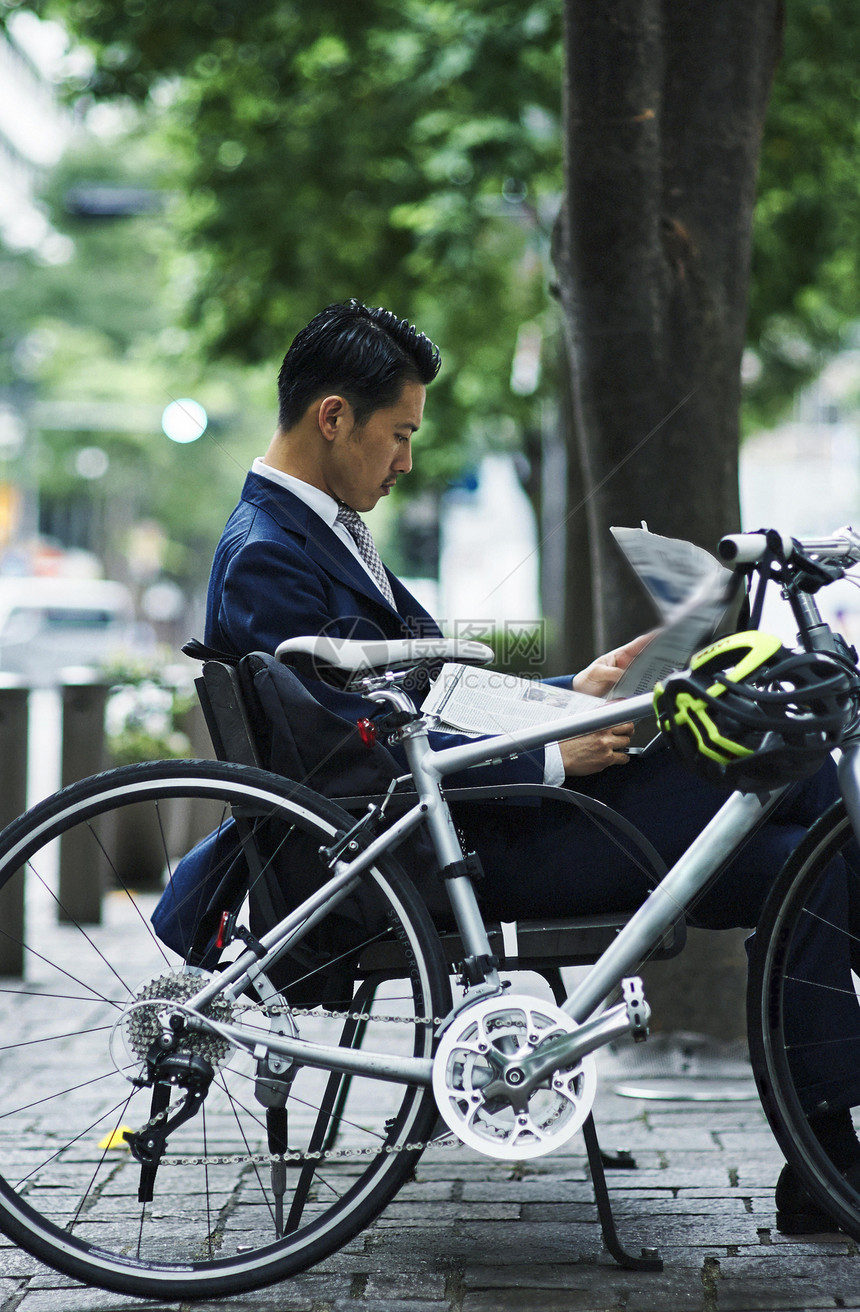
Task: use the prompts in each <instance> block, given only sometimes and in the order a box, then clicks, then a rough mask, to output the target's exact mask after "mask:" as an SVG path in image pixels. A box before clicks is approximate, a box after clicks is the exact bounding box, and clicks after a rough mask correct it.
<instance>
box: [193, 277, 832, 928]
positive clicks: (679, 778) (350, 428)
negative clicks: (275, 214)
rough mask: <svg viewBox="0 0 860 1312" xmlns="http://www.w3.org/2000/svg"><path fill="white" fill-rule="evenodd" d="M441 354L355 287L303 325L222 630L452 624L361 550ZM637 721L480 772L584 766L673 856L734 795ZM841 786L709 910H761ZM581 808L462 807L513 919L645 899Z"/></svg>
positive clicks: (360, 706)
mask: <svg viewBox="0 0 860 1312" xmlns="http://www.w3.org/2000/svg"><path fill="white" fill-rule="evenodd" d="M438 369H439V353H438V350H437V349H436V347H435V346H434V345H433V344H432V342H430V341H429V340H428V338H427V337H425V336H424V335H423V334H422V333H419V332H417V331H416V329H415V328H413V327H411V326H410V325H409V324H408V323H406V322H405V321H401V320H398V319H396V317H395V316H394V315H393V314H392V313H391V312H390V311H388V310H384V309H368V308H367V307H366V306H363V305H360V304H358V303H357V302H349V303H347V304H344V305H334V306H330V307H328V309H326V310H324V311H322V313H321V314H319V315H317V316H316V318H314V319H313V320H312V321H311V323H310V324H309V325H308V326H307V327H306V328H304V329H303V330H302V331H301V332H300V333H299V334H298V336H297V337H296V339H295V341H294V342H293V343H292V345H291V347H290V349H289V351H288V352H287V355H286V357H285V359H284V362H283V364H282V366H281V370H280V374H279V378H278V400H279V416H278V427H277V429H276V431H275V435H274V437H273V438H272V441H271V443H270V445H269V447H268V450H267V451H266V454H265V455H264V456H263V457H261V458H259V459H258V460H256V461H255V462H254V466H253V469H252V470H251V472H250V473H249V474H248V476H247V479H246V481H245V486H244V488H243V491H242V497H241V500H240V501H239V504H238V505H237V507H236V509H235V510H234V511H233V513H232V515H231V516H230V519H229V520H228V522H227V525H226V527H225V529H224V532H223V534H222V537H221V540H220V542H219V544H218V548H217V550H216V553H215V559H214V562H213V566H212V573H211V577H210V582H209V593H208V599H207V611H206V632H205V638H206V643H207V645H209V646H211V647H213V648H215V649H217V650H220V651H223V652H227V653H231V654H233V655H235V656H242V655H245V654H246V653H247V652H251V651H264V652H274V650H275V648H276V647H277V645H278V643H280V642H281V641H283V640H284V639H285V638H291V637H300V636H304V635H308V634H318V633H322V632H324V633H327V634H330V635H331V636H333V637H336V638H366V639H372V638H380V637H383V638H402V637H407V636H415V637H431V636H434V635H438V633H439V629H438V626H437V625H436V623H435V621H434V620H433V619H432V617H431V616H430V615H428V613H427V612H426V611H425V610H424V608H423V607H422V606H421V605H420V604H419V603H418V602H417V601H416V599H415V598H414V597H413V596H412V595H411V594H410V593H409V592H408V591H407V589H406V588H404V586H403V585H402V583H400V581H399V580H398V579H397V578H396V577H395V576H394V575H393V574H391V573H390V572H389V571H388V570H386V569H385V568H384V566H383V565H382V563H381V562H380V561H379V558H378V555H376V554H375V548H373V546H372V544H371V545H370V547H369V548H368V545H367V542H366V540H365V542H364V544H363V549H364V552H365V554H364V555H363V554H362V545H360V543H359V541H358V540H357V538H356V536H355V535H356V533H358V534H359V535H361V533H362V529H363V527H364V526H363V523H361V522H360V521H359V525H358V526H356V523H355V521H356V520H359V515H360V512H366V511H368V510H371V509H372V508H373V507H374V506H375V505H376V504H377V503H378V502H379V501H380V499H381V498H382V497H384V496H388V495H389V494H390V492H391V489H392V488H393V487H394V486H395V484H396V483H397V480H398V479H399V478H401V477H403V476H404V475H405V474H408V473H409V471H410V469H411V467H412V440H413V437H414V435H415V433H416V432H417V431H418V429H419V427H420V424H421V420H422V417H423V412H424V403H425V397H426V389H427V386H428V385H429V384H430V383H431V382H432V380H433V379H434V378H435V376H436V374H437V372H438ZM357 512H358V513H357ZM350 525H351V527H350ZM364 534H367V530H366V529H364ZM367 536H368V537H369V534H367ZM368 551H369V552H370V553H371V558H370V563H368V558H366V557H367V553H368ZM646 642H647V637H645V638H639V639H637V640H635V641H634V642H631V643H630V644H628V645H626V646H624V647H621V648H619V649H618V650H616V651H614V652H611V653H609V654H607V655H606V656H602V657H599V658H598V659H597V660H595V661H594V662H593V663H592V664H591V665H590V666H589V667H588V668H587V669H586V670H584V671H582V672H581V673H579V674H578V675H576V676H575V677H574V678H573V679H572V680H571V676H570V675H567V676H563V677H562V678H558V679H555V680H553V682H556V683H564V684H566V685H567V686H568V687H569V686H571V682H572V684H573V687H575V688H576V689H578V690H579V691H582V692H589V693H592V694H594V695H597V696H602V695H604V694H605V693H607V692H609V691H610V689H611V687H612V685H613V684H614V683H615V682H616V680H617V679H618V678H619V677H620V675H621V672H622V670H623V669H624V668H626V666H627V665H628V664H629V663H630V661H631V660H632V659H633V657H634V656H635V655H636V653H637V652H638V651H640V650H641V648H642V646H643V645H644V644H645V643H646ZM308 686H309V687H310V688H311V690H312V692H313V695H314V696H315V698H316V699H317V700H318V701H320V702H321V703H322V704H323V705H324V706H326V707H327V708H328V709H329V710H331V711H334V712H335V713H336V714H338V715H339V716H341V718H342V719H343V720H344V721H345V722H346V724H347V725H349V726H354V725H355V722H356V719H358V718H359V717H360V716H363V715H366V714H367V713H368V710H369V709H372V708H369V704H368V703H367V702H366V701H364V700H363V699H361V698H360V697H358V696H356V695H354V694H349V693H346V692H344V691H342V690H340V689H336V688H333V687H331V686H329V685H328V684H326V683H323V682H321V681H320V680H311V681H310V683H309V685H308ZM632 728H633V726H632V725H630V724H623V725H618V726H615V727H614V728H612V729H608V730H603V731H600V732H599V733H595V734H588V735H586V736H584V737H580V738H575V739H571V740H570V741H568V742H562V743H559V744H554V745H552V746H551V747H550V748H548V749H547V750H546V752H538V753H524V754H521V755H520V756H518V757H516V758H515V759H513V760H509V761H504V762H501V763H499V764H498V765H493V766H489V767H483V768H482V769H480V770H471V771H469V772H468V782H470V783H476V784H477V783H480V782H486V781H488V779H491V780H492V781H494V782H550V783H555V784H559V785H561V784H563V783H564V782H565V780H572V779H575V780H576V787H577V789H578V790H579V791H586V792H589V793H591V794H592V795H593V796H595V797H597V798H598V799H599V800H602V801H605V802H607V803H608V804H609V805H611V806H613V807H615V808H616V809H617V810H619V811H621V812H622V813H623V814H625V815H626V816H627V818H629V819H630V820H631V821H632V822H633V823H634V824H635V825H636V826H637V828H639V829H640V830H641V831H642V832H643V833H644V834H645V836H646V837H647V838H648V839H649V840H650V841H651V842H652V843H653V844H654V846H655V847H656V848H657V850H658V851H659V852H660V853H661V855H662V856H663V858H664V859H665V860H666V861H667V862H668V863H671V862H672V861H673V860H675V859H676V858H677V857H678V856H679V855H680V854H681V852H682V851H684V849H685V848H686V847H688V846H689V844H690V842H691V841H692V839H693V838H694V837H695V835H696V834H697V833H698V832H699V831H700V830H701V829H702V828H703V826H704V825H705V824H706V823H707V821H708V820H709V819H710V818H711V816H712V815H713V814H714V812H715V811H716V810H717V809H718V808H719V806H720V805H721V804H722V802H723V800H724V798H725V796H726V794H725V793H723V792H721V791H720V790H719V789H717V788H713V787H711V786H710V785H707V784H704V783H703V782H702V781H701V780H699V779H698V778H696V777H695V776H694V775H692V774H691V773H689V772H688V771H686V770H684V769H682V768H681V767H680V766H678V765H677V764H676V763H675V761H674V759H673V758H672V757H671V756H670V755H669V753H668V752H665V751H661V752H658V753H656V754H655V756H654V757H653V758H651V759H649V760H648V761H641V760H638V759H635V758H631V757H630V756H628V754H627V747H628V745H629V741H630V735H631V733H632ZM448 741H451V739H450V737H449V739H448ZM464 779H465V777H464V778H461V779H459V780H457V782H463V781H464ZM344 783H345V786H344V790H343V791H344V792H347V793H348V792H349V791H350V785H349V781H348V780H345V781H344ZM834 787H835V785H834V783H833V780H832V778H830V777H829V776H822V777H821V778H820V779H819V780H817V781H814V782H812V783H810V784H808V785H805V786H804V787H803V788H801V789H798V790H797V791H796V793H795V794H793V795H792V801H791V805H790V806H789V807H788V809H787V811H786V812H785V813H783V814H781V815H779V816H778V817H777V818H775V819H774V820H773V821H772V823H770V824H768V825H766V826H765V827H764V828H763V829H762V830H761V831H760V833H759V834H758V835H757V836H755V837H754V838H753V839H752V840H751V841H750V843H749V844H748V845H747V848H746V849H745V852H744V854H743V856H742V857H741V858H740V859H739V860H738V861H736V862H735V863H734V866H733V868H732V869H731V870H730V871H729V872H727V875H726V876H725V877H724V878H723V879H722V880H721V881H720V885H719V889H718V891H717V892H716V893H711V894H708V895H707V896H706V897H705V898H703V899H702V902H701V903H700V904H699V906H698V907H697V908H696V918H697V920H699V921H700V922H701V923H703V924H705V925H708V926H712V927H715V928H724V927H727V926H729V925H748V926H752V925H754V924H755V921H756V917H757V914H758V911H759V909H760V906H761V903H762V901H763V898H764V896H765V894H766V892H767V889H768V887H769V885H770V882H771V881H772V879H773V876H774V874H775V873H776V871H777V870H778V869H779V867H780V866H781V865H782V862H783V860H784V859H785V857H787V856H788V854H789V853H790V852H791V850H792V849H793V848H794V847H795V846H796V844H797V842H798V841H799V839H800V838H801V837H802V835H803V833H804V832H805V830H806V828H807V827H808V826H809V825H810V824H811V823H812V822H813V821H814V820H815V819H816V818H817V817H818V815H820V814H821V812H822V811H823V810H824V809H825V808H826V806H827V805H828V804H829V802H830V800H832V798H833V796H834V795H835V794H834ZM572 812H573V808H570V807H567V806H565V807H553V806H552V805H551V804H549V805H540V806H536V805H534V804H529V805H523V806H515V807H511V806H509V805H506V806H505V807H504V808H500V807H496V806H493V805H492V804H480V805H478V804H476V805H475V806H474V807H472V808H470V809H469V810H467V811H464V812H462V813H461V814H460V816H458V819H459V820H460V821H461V823H462V824H463V826H464V828H465V830H466V833H467V836H468V838H469V841H470V843H471V844H472V845H473V846H474V847H475V848H476V849H477V850H478V853H479V855H480V856H481V858H482V860H483V862H484V865H485V868H486V870H487V872H488V879H487V880H486V881H485V883H484V885H483V887H482V897H483V899H484V901H485V903H486V904H487V906H488V909H490V910H492V911H494V912H498V913H500V914H501V913H504V914H508V915H510V916H511V917H512V918H513V917H516V916H526V915H564V914H565V913H567V912H572V911H576V912H578V913H580V914H588V913H589V912H592V911H605V910H608V909H618V910H632V909H633V908H634V907H636V906H638V905H639V903H640V902H641V901H642V898H643V897H644V896H645V895H646V893H647V892H648V889H649V880H648V878H647V876H646V874H645V873H643V872H642V870H641V869H640V868H639V867H638V866H637V864H636V862H635V861H632V860H625V859H624V858H623V856H621V855H620V854H619V852H618V851H617V849H616V848H614V847H610V848H609V849H608V848H607V839H606V836H605V833H604V832H602V831H601V830H598V829H597V828H595V827H594V826H593V824H592V823H591V822H590V821H589V820H588V819H586V818H585V817H583V816H581V815H580V814H572ZM536 872H541V876H540V877H539V878H535V873H536Z"/></svg>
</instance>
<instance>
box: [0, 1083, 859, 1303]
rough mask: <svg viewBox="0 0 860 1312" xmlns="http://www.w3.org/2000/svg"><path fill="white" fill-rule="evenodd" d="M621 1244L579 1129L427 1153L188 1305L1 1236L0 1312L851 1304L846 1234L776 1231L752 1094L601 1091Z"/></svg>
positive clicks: (850, 1249) (600, 1113) (764, 1130)
mask: <svg viewBox="0 0 860 1312" xmlns="http://www.w3.org/2000/svg"><path fill="white" fill-rule="evenodd" d="M596 1120H597V1123H598V1130H599V1133H600V1137H601V1142H602V1143H603V1144H604V1146H605V1147H606V1149H607V1150H609V1151H610V1152H617V1151H618V1150H619V1149H622V1148H623V1149H629V1150H630V1151H631V1152H632V1154H633V1157H634V1159H635V1163H636V1165H635V1167H633V1168H631V1167H625V1168H624V1169H618V1170H610V1171H608V1172H607V1180H608V1184H609V1189H610V1194H611V1197H612V1199H613V1205H614V1209H615V1215H616V1219H617V1223H618V1229H619V1234H620V1237H621V1241H622V1243H623V1244H624V1245H625V1246H626V1247H627V1249H628V1251H629V1252H631V1253H633V1254H638V1253H639V1251H640V1249H641V1248H642V1247H643V1246H648V1247H654V1248H658V1249H659V1251H660V1253H661V1255H662V1257H663V1259H664V1262H665V1267H664V1270H663V1271H662V1272H656V1273H652V1272H640V1271H631V1270H625V1269H623V1268H621V1267H619V1266H618V1265H617V1264H616V1263H615V1262H613V1260H612V1258H611V1257H610V1256H609V1254H608V1253H607V1251H606V1249H605V1247H604V1245H603V1242H602V1236H601V1230H600V1226H599V1223H598V1220H597V1215H596V1210H595V1207H594V1200H593V1193H592V1191H591V1183H590V1179H589V1173H588V1166H587V1159H586V1156H585V1153H584V1149H583V1145H582V1141H581V1138H579V1137H577V1138H575V1139H574V1140H573V1141H572V1142H571V1143H570V1144H569V1145H567V1146H566V1147H565V1148H564V1149H563V1150H562V1151H559V1152H557V1153H555V1154H553V1155H552V1156H550V1157H548V1158H544V1159H540V1160H538V1161H534V1162H530V1163H508V1162H496V1161H489V1160H487V1159H485V1158H482V1157H480V1156H479V1155H477V1154H475V1153H473V1152H470V1151H468V1150H458V1151H445V1150H441V1149H434V1150H431V1151H430V1152H428V1153H427V1154H426V1155H425V1158H424V1159H423V1160H422V1161H421V1162H420V1163H419V1165H418V1168H417V1170H416V1175H415V1179H414V1180H413V1181H412V1182H410V1183H409V1184H408V1185H407V1186H406V1187H405V1188H404V1189H403V1190H402V1191H401V1193H400V1195H399V1196H398V1198H396V1199H395V1200H394V1201H393V1202H392V1204H391V1205H390V1206H389V1208H388V1209H387V1211H386V1212H385V1213H384V1215H383V1216H382V1217H381V1218H379V1220H378V1221H377V1222H376V1223H375V1225H374V1226H372V1227H371V1228H369V1229H368V1230H367V1231H366V1232H364V1233H363V1234H361V1235H359V1236H357V1237H356V1238H355V1239H354V1240H352V1241H351V1242H350V1243H349V1244H348V1245H346V1246H345V1247H344V1248H343V1249H342V1250H341V1251H340V1252H339V1253H336V1254H334V1255H332V1256H331V1257H330V1258H329V1259H327V1260H326V1261H325V1262H323V1263H321V1264H320V1265H319V1266H318V1267H316V1268H315V1269H313V1270H312V1271H308V1272H306V1273H304V1274H302V1275H299V1276H297V1277H295V1278H294V1279H292V1280H290V1281H287V1282H284V1283H283V1284H281V1285H277V1286H274V1287H272V1288H270V1289H266V1290H261V1291H258V1292H254V1293H250V1294H243V1295H237V1296H235V1297H233V1298H230V1299H225V1300H208V1299H207V1300H206V1301H205V1302H201V1303H195V1304H190V1303H189V1304H185V1305H181V1304H179V1303H165V1302H147V1301H146V1300H142V1299H131V1298H123V1297H121V1296H118V1295H116V1294H112V1293H108V1292H105V1291H101V1290H96V1289H88V1288H84V1287H82V1286H80V1285H78V1284H76V1283H75V1282H73V1281H71V1280H69V1279H67V1278H66V1277H64V1276H62V1275H58V1274H56V1273H53V1272H51V1271H49V1270H48V1269H47V1268H45V1267H44V1266H42V1265H41V1264H40V1263H38V1262H37V1261H35V1260H34V1259H32V1258H30V1257H29V1256H28V1255H27V1254H24V1253H22V1252H20V1250H18V1249H17V1248H15V1246H14V1245H12V1244H11V1243H10V1242H9V1241H8V1240H3V1239H2V1238H0V1312H133V1310H135V1309H138V1308H141V1309H149V1310H150V1312H215V1309H219V1312H223V1310H224V1309H227V1312H229V1308H231V1307H234V1306H235V1307H236V1308H237V1309H238V1308H242V1309H248V1310H249V1312H270V1309H271V1312H805V1310H806V1309H809V1310H810V1312H811V1310H812V1309H822V1308H826V1309H837V1308H843V1309H849V1310H851V1312H853V1310H854V1309H857V1310H858V1312H860V1246H858V1244H856V1243H855V1242H854V1241H853V1240H851V1239H849V1238H847V1237H846V1236H844V1235H841V1236H840V1235H838V1234H830V1235H824V1236H818V1237H814V1238H813V1237H810V1238H808V1239H807V1238H802V1239H799V1238H787V1237H785V1236H782V1235H779V1234H778V1232H777V1231H776V1229H775V1215H774V1204H773V1186H774V1183H775V1181H776V1177H777V1175H778V1173H779V1170H780V1166H781V1160H782V1159H781V1155H780V1153H779V1150H778V1149H777V1147H776V1144H775V1142H774V1140H773V1138H772V1136H771V1134H770V1131H769V1129H768V1127H767V1125H766V1122H765V1119H764V1116H763V1114H762V1112H761V1111H760V1109H759V1108H758V1107H757V1106H756V1105H755V1104H750V1103H719V1102H714V1103H711V1104H707V1105H705V1104H701V1103H690V1104H684V1103H680V1102H677V1101H676V1102H672V1103H653V1102H648V1101H647V1100H645V1099H638V1098H636V1099H633V1098H625V1097H621V1096H619V1095H617V1094H616V1093H615V1092H614V1091H613V1088H612V1087H611V1084H609V1085H604V1087H603V1088H602V1089H601V1092H600V1095H599V1098H598V1104H597V1107H596Z"/></svg>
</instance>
